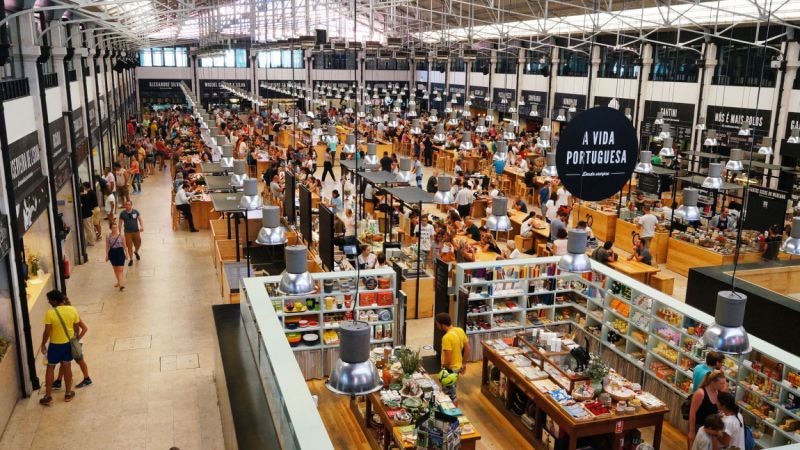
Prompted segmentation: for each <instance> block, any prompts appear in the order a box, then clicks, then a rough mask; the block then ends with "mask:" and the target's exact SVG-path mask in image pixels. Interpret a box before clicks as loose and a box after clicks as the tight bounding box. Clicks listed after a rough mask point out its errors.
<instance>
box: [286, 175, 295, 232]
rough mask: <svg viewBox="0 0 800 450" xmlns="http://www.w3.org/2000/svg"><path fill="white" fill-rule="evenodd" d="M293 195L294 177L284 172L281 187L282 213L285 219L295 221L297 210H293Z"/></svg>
mask: <svg viewBox="0 0 800 450" xmlns="http://www.w3.org/2000/svg"><path fill="white" fill-rule="evenodd" d="M294 196H295V178H294V175H292V174H291V173H289V172H286V181H285V183H284V189H283V213H284V214H286V221H287V222H289V223H295V219H296V217H295V216H296V215H297V211H296V210H295V203H294Z"/></svg>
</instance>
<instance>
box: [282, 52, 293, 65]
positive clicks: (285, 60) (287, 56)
mask: <svg viewBox="0 0 800 450" xmlns="http://www.w3.org/2000/svg"><path fill="white" fill-rule="evenodd" d="M281 67H283V68H287V69H290V68H291V67H292V51H291V50H281Z"/></svg>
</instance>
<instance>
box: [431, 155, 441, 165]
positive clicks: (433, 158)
mask: <svg viewBox="0 0 800 450" xmlns="http://www.w3.org/2000/svg"><path fill="white" fill-rule="evenodd" d="M431 165H432V166H433V167H435V168H437V169H438V168H439V152H433V156H431Z"/></svg>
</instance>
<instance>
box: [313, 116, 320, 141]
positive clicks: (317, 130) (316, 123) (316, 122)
mask: <svg viewBox="0 0 800 450" xmlns="http://www.w3.org/2000/svg"><path fill="white" fill-rule="evenodd" d="M311 134H312V135H314V136H317V137H320V136H322V121H320V120H319V119H314V128H312V129H311Z"/></svg>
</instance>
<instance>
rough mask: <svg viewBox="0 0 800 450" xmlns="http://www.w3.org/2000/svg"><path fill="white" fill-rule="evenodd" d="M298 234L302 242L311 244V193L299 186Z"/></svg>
mask: <svg viewBox="0 0 800 450" xmlns="http://www.w3.org/2000/svg"><path fill="white" fill-rule="evenodd" d="M300 234H301V235H302V236H303V240H305V241H306V242H307V243H309V244H310V243H311V241H312V238H311V191H309V190H308V188H307V187H305V186H303V185H302V184H301V185H300Z"/></svg>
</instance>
